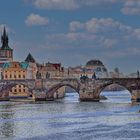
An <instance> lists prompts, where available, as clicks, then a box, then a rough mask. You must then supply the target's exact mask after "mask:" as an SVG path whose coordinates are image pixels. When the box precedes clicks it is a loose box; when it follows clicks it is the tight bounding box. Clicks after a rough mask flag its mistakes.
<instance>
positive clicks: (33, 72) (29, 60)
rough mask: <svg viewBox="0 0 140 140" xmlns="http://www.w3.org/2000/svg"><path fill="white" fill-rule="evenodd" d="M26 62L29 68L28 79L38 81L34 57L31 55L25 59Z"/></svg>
mask: <svg viewBox="0 0 140 140" xmlns="http://www.w3.org/2000/svg"><path fill="white" fill-rule="evenodd" d="M25 62H26V63H27V64H28V67H27V76H26V78H27V79H36V74H37V64H36V61H35V59H34V58H33V56H32V55H31V54H30V53H29V54H28V56H27V57H26V59H25Z"/></svg>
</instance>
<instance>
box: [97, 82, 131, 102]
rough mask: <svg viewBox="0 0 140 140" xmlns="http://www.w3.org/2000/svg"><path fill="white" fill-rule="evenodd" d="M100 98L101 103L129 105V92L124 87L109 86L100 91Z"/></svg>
mask: <svg viewBox="0 0 140 140" xmlns="http://www.w3.org/2000/svg"><path fill="white" fill-rule="evenodd" d="M100 98H101V100H100V101H101V102H112V103H130V102H131V92H130V91H129V90H128V89H127V88H125V87H124V86H121V85H118V84H111V85H108V86H106V87H104V88H103V89H102V91H101V93H100Z"/></svg>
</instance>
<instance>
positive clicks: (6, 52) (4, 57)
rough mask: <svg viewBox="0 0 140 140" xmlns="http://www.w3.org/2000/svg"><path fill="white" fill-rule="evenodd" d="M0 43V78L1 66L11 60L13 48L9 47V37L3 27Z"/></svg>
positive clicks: (0, 73)
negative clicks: (0, 44)
mask: <svg viewBox="0 0 140 140" xmlns="http://www.w3.org/2000/svg"><path fill="white" fill-rule="evenodd" d="M1 43H2V46H1V47H0V79H2V77H1V76H2V67H3V65H4V63H5V62H11V61H13V49H11V48H10V47H9V38H8V35H7V33H6V29H5V27H4V30H3V33H2V35H1Z"/></svg>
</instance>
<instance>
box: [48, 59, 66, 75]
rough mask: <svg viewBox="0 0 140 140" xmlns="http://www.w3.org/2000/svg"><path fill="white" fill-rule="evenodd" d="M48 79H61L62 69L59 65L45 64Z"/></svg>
mask: <svg viewBox="0 0 140 140" xmlns="http://www.w3.org/2000/svg"><path fill="white" fill-rule="evenodd" d="M45 66H46V69H47V72H48V74H49V75H50V78H63V77H64V67H62V65H61V63H50V62H48V63H46V64H45Z"/></svg>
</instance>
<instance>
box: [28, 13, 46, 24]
mask: <svg viewBox="0 0 140 140" xmlns="http://www.w3.org/2000/svg"><path fill="white" fill-rule="evenodd" d="M48 22H49V20H48V19H47V18H45V17H42V16H40V15H38V14H34V13H32V14H30V15H29V16H28V17H27V19H26V21H25V23H26V25H28V26H32V25H47V24H48Z"/></svg>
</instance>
